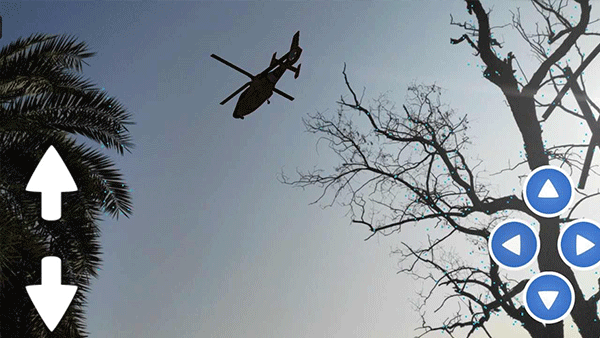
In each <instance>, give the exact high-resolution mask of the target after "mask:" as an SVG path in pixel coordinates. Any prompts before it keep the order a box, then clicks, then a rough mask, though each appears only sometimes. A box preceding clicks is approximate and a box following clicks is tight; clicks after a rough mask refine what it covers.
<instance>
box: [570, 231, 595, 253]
mask: <svg viewBox="0 0 600 338" xmlns="http://www.w3.org/2000/svg"><path fill="white" fill-rule="evenodd" d="M595 246H596V244H594V242H592V241H590V240H589V239H587V238H585V237H583V236H580V235H577V237H575V253H576V254H577V256H579V255H581V254H582V253H584V252H586V251H588V250H589V249H591V248H593V247H595Z"/></svg>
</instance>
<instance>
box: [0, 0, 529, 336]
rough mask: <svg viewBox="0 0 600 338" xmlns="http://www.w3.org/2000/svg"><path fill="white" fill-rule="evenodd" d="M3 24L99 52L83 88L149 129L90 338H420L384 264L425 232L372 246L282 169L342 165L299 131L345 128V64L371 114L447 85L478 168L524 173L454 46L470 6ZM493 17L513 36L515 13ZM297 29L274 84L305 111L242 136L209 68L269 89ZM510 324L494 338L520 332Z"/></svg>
mask: <svg viewBox="0 0 600 338" xmlns="http://www.w3.org/2000/svg"><path fill="white" fill-rule="evenodd" d="M519 3H520V6H521V7H527V6H528V3H526V2H522V4H521V2H519ZM0 11H2V12H1V15H2V16H3V36H2V39H1V40H0V42H2V43H7V42H9V41H12V40H15V39H16V38H17V37H20V36H28V35H30V34H32V33H36V32H42V33H52V34H60V33H66V34H73V35H76V36H77V37H78V38H79V39H80V40H83V41H86V42H87V43H88V44H89V46H90V49H91V50H92V51H95V52H97V55H96V56H95V57H93V58H92V59H90V60H89V63H90V66H88V67H85V68H84V73H85V75H86V76H88V77H89V78H90V79H92V81H93V82H94V83H96V84H98V86H99V87H105V88H106V91H107V92H108V93H109V94H111V95H113V96H115V97H117V98H118V99H119V100H120V101H121V102H122V103H123V104H124V105H125V107H127V109H128V110H129V111H130V112H132V113H133V114H134V120H135V121H136V123H137V124H136V125H135V126H134V127H132V128H131V133H132V136H133V139H134V142H135V143H136V148H135V149H134V152H133V154H127V155H126V156H123V157H120V156H117V155H114V158H115V161H116V162H117V164H118V166H119V167H120V168H121V170H122V172H123V174H124V175H125V179H126V180H127V182H128V183H129V184H130V186H131V187H132V188H133V202H134V214H133V217H132V218H130V219H119V220H118V221H117V220H112V219H106V220H105V221H104V222H102V226H101V228H102V239H101V240H102V245H103V248H104V256H103V259H104V263H103V269H102V271H101V273H100V277H99V278H98V279H97V280H95V281H94V282H93V285H92V292H91V294H90V295H89V305H88V309H87V313H88V329H89V331H90V333H91V337H152V338H163V337H164V338H166V337H190V338H200V337H202V338H204V337H410V336H413V333H414V331H413V328H415V327H416V326H417V325H418V324H419V322H418V316H417V315H416V314H415V313H414V310H413V307H412V306H411V304H410V300H412V299H415V298H416V294H415V292H416V291H417V290H418V289H419V284H418V283H415V282H414V281H413V280H412V279H410V278H409V277H407V276H403V275H397V274H396V271H397V264H396V263H397V257H395V256H393V255H392V256H390V255H389V254H390V251H391V250H392V249H393V248H395V247H397V246H398V245H399V243H400V241H401V239H402V238H405V237H406V236H413V233H414V234H416V233H417V232H416V231H414V230H411V229H408V230H407V231H406V232H403V233H402V234H400V235H397V236H389V237H375V238H373V239H371V240H369V241H366V242H365V241H364V238H366V237H367V236H368V235H369V233H368V232H367V230H366V229H364V228H361V227H359V226H357V225H351V224H350V219H349V218H348V217H347V216H345V214H346V211H347V210H346V209H344V208H341V207H333V208H328V209H323V208H320V207H319V206H318V205H309V203H310V202H312V201H314V200H315V199H316V198H317V197H318V196H319V194H320V190H318V189H307V190H304V191H303V190H298V189H292V188H290V187H289V186H285V185H283V184H281V183H280V182H279V181H278V180H277V175H278V174H279V173H280V172H281V171H282V170H283V171H284V172H286V173H288V174H290V175H293V174H294V173H295V170H296V168H299V169H311V168H313V166H320V167H323V168H330V167H331V166H333V165H335V164H337V162H336V161H335V160H334V158H333V157H332V154H331V153H330V152H328V151H327V149H326V147H319V149H318V150H319V151H318V152H317V149H316V147H315V145H316V141H317V139H316V137H314V135H311V134H308V133H306V132H305V131H304V126H303V124H302V118H305V117H306V116H307V114H309V113H314V112H316V111H321V112H323V111H325V112H329V113H334V112H335V110H336V108H337V106H336V103H335V102H336V100H338V99H339V97H340V95H342V94H343V95H347V91H346V90H345V87H344V82H343V78H342V74H341V72H342V69H343V64H344V62H346V64H347V67H348V69H347V71H348V74H349V77H350V80H351V81H352V83H353V84H354V85H355V88H358V89H360V88H362V87H363V86H364V87H366V97H367V98H375V97H377V96H378V95H379V93H382V92H386V91H389V96H390V98H391V99H392V100H394V101H395V102H396V103H397V104H398V105H399V104H400V103H402V101H403V99H404V97H405V93H406V87H407V85H408V84H410V83H411V82H412V81H417V82H423V83H428V84H429V83H434V82H435V83H437V84H438V85H440V86H442V87H443V88H446V90H447V91H446V94H445V98H446V102H447V103H449V104H450V105H452V106H453V107H454V108H455V109H456V110H458V111H459V112H461V113H468V114H469V116H470V117H472V118H471V119H472V121H473V126H474V128H472V130H473V133H472V134H471V136H472V138H473V140H474V145H473V148H472V149H473V150H474V153H478V154H479V156H480V157H481V158H484V159H486V160H487V161H488V163H489V165H490V166H493V165H505V164H506V162H507V158H508V159H513V160H517V159H518V158H519V157H518V155H519V154H518V150H519V147H520V146H521V140H520V136H519V134H518V130H517V128H516V126H515V125H514V122H513V121H512V119H511V118H512V117H511V115H510V112H509V111H508V109H507V108H506V107H505V105H504V103H503V100H502V97H501V95H500V93H499V91H498V90H497V89H496V88H494V87H493V86H492V85H491V84H489V83H488V82H486V81H485V80H484V79H483V77H482V76H481V70H480V69H478V67H477V66H476V64H477V59H476V58H475V57H474V56H473V55H472V52H471V50H470V49H469V48H468V46H467V45H459V46H452V45H450V43H449V39H450V38H451V37H458V36H460V35H461V34H462V31H460V30H459V29H456V28H453V27H451V26H450V24H449V22H450V14H453V15H454V16H455V18H457V19H460V20H469V19H471V17H470V16H468V15H467V13H466V11H465V6H464V4H463V2H462V1H458V0H457V1H412V2H409V1H393V2H392V1H389V2H358V1H343V2H342V1H340V2H316V1H314V2H313V1H311V2H309V1H305V2H288V1H273V2H241V1H230V2H221V1H218V2H217V1H214V2H211V1H202V2H194V1H172V2H168V1H159V2H118V1H110V2H76V1H61V2H58V1H56V2H55V1H46V2H30V1H26V2H22V3H21V4H13V5H8V4H4V5H1V6H0ZM494 13H498V16H497V17H494V18H495V19H497V20H499V22H497V23H504V22H507V21H506V20H507V18H509V16H508V15H509V13H508V11H507V9H506V8H505V7H500V6H499V5H496V7H495V8H494ZM501 20H504V21H501ZM298 30H299V31H300V45H301V47H302V48H303V50H304V51H303V54H302V56H301V59H300V63H302V71H301V74H300V77H299V78H298V79H296V80H294V79H293V76H292V74H291V73H290V74H285V75H284V77H283V78H282V79H281V81H280V82H279V84H278V88H279V89H281V90H283V91H285V92H286V93H288V94H290V95H292V96H294V97H295V98H296V99H295V101H293V102H289V101H287V100H285V99H283V98H281V97H276V96H274V97H273V98H272V99H271V104H270V105H265V106H264V107H261V108H260V109H259V110H258V111H257V112H255V113H253V114H252V115H250V116H248V117H247V118H246V119H245V120H243V121H241V120H234V119H233V118H232V116H231V114H232V111H233V107H234V106H235V100H233V101H231V102H230V103H228V104H226V105H225V106H221V105H219V104H218V103H219V102H220V101H221V100H222V99H223V98H225V97H226V96H228V95H229V94H230V93H231V92H233V91H234V90H235V89H237V88H238V87H239V86H241V85H242V84H243V83H244V82H245V81H246V78H245V77H244V76H243V75H241V74H239V73H237V72H235V71H233V70H232V69H230V68H228V67H226V66H224V65H222V64H220V63H218V62H216V61H215V60H212V59H211V58H210V57H209V56H210V54H211V53H216V54H218V55H220V56H221V57H223V58H225V59H227V60H229V61H231V62H233V63H235V64H237V65H238V66H240V67H242V68H244V69H246V70H248V71H249V72H251V73H258V72H260V71H262V70H263V69H264V68H265V67H266V66H268V62H269V60H270V58H271V55H272V54H273V52H277V53H278V54H279V55H282V54H283V53H285V52H286V51H287V50H288V48H289V44H290V41H291V37H292V35H293V34H294V33H295V32H296V31H298ZM506 34H507V35H506V37H507V40H508V38H509V37H512V36H513V35H511V34H514V33H511V32H510V30H507V33H506ZM515 46H517V47H519V46H521V49H517V51H522V54H521V55H523V60H525V61H524V64H527V63H528V62H530V61H531V57H530V53H529V52H528V51H527V50H526V49H523V48H522V46H523V44H522V43H521V44H518V43H517V44H515ZM498 116H501V117H500V118H499V117H498ZM491 121H494V122H493V128H494V130H498V131H499V133H501V134H502V135H503V136H504V137H503V142H501V143H498V142H497V137H498V135H495V134H494V133H490V132H489V130H490V128H492V125H491ZM492 144H493V145H494V151H495V152H494V151H490V145H492ZM499 154H503V156H499ZM411 231H413V232H412V233H411ZM497 323H498V324H497V325H498V326H497V328H496V329H497V332H502V330H506V327H508V326H511V325H510V322H506V321H503V319H499V320H498V321H497ZM507 323H508V324H507ZM506 325H508V326H506ZM492 327H493V328H494V325H492ZM510 328H512V327H510ZM510 332H511V334H513V336H514V337H517V334H514V333H512V331H510ZM432 336H435V335H432Z"/></svg>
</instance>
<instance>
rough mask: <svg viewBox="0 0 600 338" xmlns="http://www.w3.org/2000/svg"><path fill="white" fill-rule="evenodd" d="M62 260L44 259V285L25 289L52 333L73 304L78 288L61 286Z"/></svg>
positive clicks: (48, 257)
mask: <svg viewBox="0 0 600 338" xmlns="http://www.w3.org/2000/svg"><path fill="white" fill-rule="evenodd" d="M60 283H61V267H60V258H58V257H54V256H47V257H44V258H42V285H29V286H27V287H25V288H26V289H27V294H28V295H29V298H31V301H32V302H33V305H34V306H35V308H36V309H37V311H38V313H39V314H40V317H42V320H43V321H44V323H45V324H46V326H47V327H48V329H49V330H50V331H54V329H55V328H56V326H57V325H58V323H59V322H60V320H61V319H62V317H63V316H64V315H65V312H66V311H67V308H69V305H70V304H71V301H72V300H73V297H74V296H75V292H77V286H74V285H61V284H60Z"/></svg>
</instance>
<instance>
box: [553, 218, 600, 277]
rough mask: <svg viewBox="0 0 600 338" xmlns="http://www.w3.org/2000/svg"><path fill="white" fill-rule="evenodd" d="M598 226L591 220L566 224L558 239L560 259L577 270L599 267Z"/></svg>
mask: <svg viewBox="0 0 600 338" xmlns="http://www.w3.org/2000/svg"><path fill="white" fill-rule="evenodd" d="M598 243H600V225H598V224H597V223H596V222H594V221H592V220H587V219H584V220H577V221H575V222H571V223H569V224H567V225H566V226H565V227H564V228H563V229H562V231H561V233H560V236H559V237H558V252H559V254H560V257H561V258H562V259H563V260H564V261H565V263H567V264H568V265H569V266H571V267H572V268H573V269H577V270H591V269H594V268H596V267H598V266H599V265H600V245H597V244H598Z"/></svg>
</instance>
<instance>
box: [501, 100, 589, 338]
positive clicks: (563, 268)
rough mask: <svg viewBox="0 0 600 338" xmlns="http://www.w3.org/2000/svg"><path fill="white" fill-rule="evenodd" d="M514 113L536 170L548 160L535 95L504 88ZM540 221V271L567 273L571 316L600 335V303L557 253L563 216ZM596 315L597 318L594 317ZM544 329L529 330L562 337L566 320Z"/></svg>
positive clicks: (582, 327)
mask: <svg viewBox="0 0 600 338" xmlns="http://www.w3.org/2000/svg"><path fill="white" fill-rule="evenodd" d="M505 95H506V98H507V99H508V103H509V105H510V108H511V111H512V113H513V117H514V119H515V121H516V122H517V125H518V127H519V130H520V132H521V135H522V137H523V142H524V146H525V154H526V156H527V162H528V164H529V168H530V169H531V170H534V169H536V168H538V167H540V166H543V165H547V164H548V163H549V160H548V155H547V154H546V153H545V150H544V147H543V142H542V129H541V127H540V124H539V121H538V119H537V115H536V109H535V102H534V100H533V97H532V96H525V95H523V94H522V93H519V92H518V91H517V90H516V88H515V90H514V91H512V92H511V91H510V90H505ZM536 219H537V221H538V222H539V224H540V232H539V237H540V252H539V255H538V258H537V261H538V266H539V268H540V271H542V272H543V271H555V272H557V273H560V274H561V275H563V276H565V277H566V278H567V279H568V280H569V281H570V282H571V284H572V285H573V289H574V291H575V306H574V307H573V311H572V312H571V316H572V318H573V321H574V322H575V324H577V327H578V328H579V332H580V334H581V336H582V337H583V338H588V337H589V338H598V337H599V336H600V321H598V320H597V318H598V316H597V313H596V311H597V305H596V303H595V302H594V301H591V302H587V301H585V299H584V297H583V293H582V291H581V288H580V287H579V284H578V283H577V280H576V279H575V274H574V273H573V271H572V270H571V268H570V267H569V266H568V265H567V264H566V263H565V262H564V261H563V260H562V259H561V258H560V255H559V253H558V245H557V243H558V237H559V235H560V227H559V225H560V219H559V218H558V217H554V218H549V219H548V218H542V217H536ZM594 319H596V320H594ZM541 331H543V332H539V333H538V332H530V334H531V335H532V337H534V338H537V337H540V338H541V337H544V338H563V337H564V328H563V323H562V322H559V323H556V324H551V325H546V326H545V327H544V328H543V330H541Z"/></svg>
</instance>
